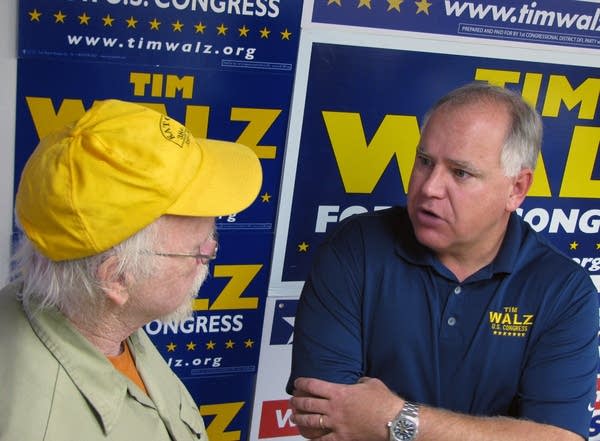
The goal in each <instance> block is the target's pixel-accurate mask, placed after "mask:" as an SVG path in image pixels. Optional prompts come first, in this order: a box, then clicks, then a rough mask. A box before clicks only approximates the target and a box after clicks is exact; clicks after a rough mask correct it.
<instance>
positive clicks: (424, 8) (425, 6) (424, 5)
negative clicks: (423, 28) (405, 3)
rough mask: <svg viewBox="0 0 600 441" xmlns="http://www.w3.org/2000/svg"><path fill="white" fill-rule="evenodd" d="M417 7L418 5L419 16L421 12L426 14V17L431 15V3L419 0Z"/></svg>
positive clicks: (416, 3)
mask: <svg viewBox="0 0 600 441" xmlns="http://www.w3.org/2000/svg"><path fill="white" fill-rule="evenodd" d="M415 5H417V14H418V13H419V12H424V13H425V14H426V15H429V7H430V6H431V3H429V2H428V1H427V0H419V1H418V2H415Z"/></svg>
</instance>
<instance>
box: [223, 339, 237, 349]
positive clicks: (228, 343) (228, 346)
mask: <svg viewBox="0 0 600 441" xmlns="http://www.w3.org/2000/svg"><path fill="white" fill-rule="evenodd" d="M234 346H235V343H234V342H233V341H232V340H231V339H229V340H227V341H226V342H225V349H233V347H234Z"/></svg>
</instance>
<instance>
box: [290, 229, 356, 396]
mask: <svg viewBox="0 0 600 441" xmlns="http://www.w3.org/2000/svg"><path fill="white" fill-rule="evenodd" d="M345 236H348V235H345ZM360 243H361V241H360V239H358V238H357V240H355V241H354V240H351V239H349V238H347V237H340V236H339V235H336V236H334V237H333V238H332V239H331V240H329V241H327V242H325V243H324V244H323V245H322V246H321V247H320V249H319V250H318V252H317V255H316V258H315V261H314V263H313V267H312V270H311V273H310V275H309V277H308V279H307V280H306V282H305V284H304V288H303V290H302V293H301V295H300V300H299V303H298V309H297V312H296V319H295V322H294V341H293V347H292V366H291V375H290V377H289V381H288V384H287V387H286V390H287V392H288V393H290V394H292V393H293V382H294V380H295V379H296V378H298V377H313V378H320V379H323V380H327V381H332V382H336V383H345V384H353V383H355V382H356V381H357V380H358V379H359V378H360V377H361V376H362V372H363V368H362V358H363V356H362V343H361V328H362V324H361V299H362V294H361V281H360V279H361V278H362V276H361V274H362V271H363V270H362V268H363V262H362V261H364V258H363V257H362V254H363V253H362V252H361V246H360Z"/></svg>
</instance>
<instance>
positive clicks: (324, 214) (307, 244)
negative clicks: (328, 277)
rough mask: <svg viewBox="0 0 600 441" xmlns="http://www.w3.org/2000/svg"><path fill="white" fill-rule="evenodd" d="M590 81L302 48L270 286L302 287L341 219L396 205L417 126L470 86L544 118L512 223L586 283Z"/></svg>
mask: <svg viewBox="0 0 600 441" xmlns="http://www.w3.org/2000/svg"><path fill="white" fill-rule="evenodd" d="M441 67H443V70H441ZM599 74H600V72H599V70H598V69H597V68H593V67H583V66H569V65H558V64H550V63H543V62H529V61H517V60H506V59H495V58H484V57H476V56H468V55H452V54H444V53H429V52H419V51H409V50H400V49H384V48H378V47H368V46H361V47H359V46H346V45H342V44H331V43H321V42H314V43H312V45H311V47H310V66H309V69H308V74H307V80H306V92H305V96H306V98H305V100H304V102H303V103H304V106H303V108H299V109H300V110H298V114H301V115H300V116H298V118H301V120H302V127H301V129H299V135H298V136H297V139H296V140H293V139H291V140H290V142H289V143H288V147H287V149H288V151H287V155H289V156H290V157H292V158H297V160H296V161H295V163H294V160H293V159H289V160H288V159H287V158H286V164H288V163H290V164H294V167H289V168H288V167H286V170H285V171H284V181H283V182H284V186H283V189H282V192H283V194H286V195H290V194H291V195H292V197H291V199H290V202H289V203H287V202H286V201H282V202H281V206H280V213H279V223H278V228H277V237H276V249H275V259H274V263H273V265H274V272H273V278H272V284H273V286H276V285H277V284H278V283H283V284H285V283H286V282H301V281H303V280H305V278H306V276H307V274H308V271H309V268H310V264H311V262H312V260H313V256H314V251H315V249H316V248H317V247H318V246H319V244H320V243H321V241H322V240H323V239H324V237H325V236H326V235H327V234H328V233H329V232H331V231H332V229H333V228H334V227H335V226H336V225H337V224H338V223H339V222H340V221H341V220H342V219H344V218H346V217H348V216H350V215H352V214H355V213H361V212H367V211H374V210H378V209H381V208H384V207H388V206H391V205H395V204H404V203H405V200H406V197H405V194H406V191H407V188H408V182H409V178H410V174H411V170H412V166H413V162H414V157H415V152H416V147H417V144H418V142H419V137H420V124H421V119H422V116H423V114H424V113H425V112H426V110H427V109H428V108H429V107H430V106H431V105H432V104H433V103H434V102H435V101H436V100H437V99H438V98H440V97H441V96H442V95H444V94H445V93H447V92H448V91H450V90H451V89H454V88H456V87H458V86H460V85H463V84H465V83H468V82H471V81H474V80H480V81H487V82H490V83H493V84H498V85H501V86H504V87H507V88H511V89H514V90H516V91H518V92H519V93H521V94H522V95H523V96H524V97H525V99H526V100H527V101H528V102H530V103H532V104H533V105H534V106H535V107H536V108H537V110H538V111H539V112H540V114H541V115H542V117H543V122H544V129H545V133H544V140H543V147H542V153H541V156H540V158H539V161H538V167H537V169H536V171H535V176H534V184H533V186H532V188H531V190H530V192H529V196H528V198H527V199H526V201H525V203H524V204H523V206H522V207H521V209H520V210H519V214H520V215H522V216H523V217H524V218H525V219H526V220H527V221H528V222H529V223H530V224H531V225H532V226H533V227H534V229H535V230H537V231H539V232H542V233H543V234H545V235H547V236H548V237H549V238H550V239H551V240H552V242H553V243H554V244H556V246H557V248H558V249H559V250H560V251H562V252H564V253H565V254H567V255H569V256H571V257H572V258H573V259H574V260H576V261H577V262H579V263H580V264H581V266H582V267H584V268H585V269H586V270H588V272H589V273H590V275H591V276H594V277H596V276H597V275H598V274H600V239H599V238H600V235H599V234H598V233H599V230H600V209H599V207H598V199H599V198H600V155H598V146H599V144H600V127H598V125H597V124H596V121H597V119H598V106H597V104H598V97H599V94H600V83H599V82H598V80H597V78H598V76H599ZM293 119H295V118H293ZM324 176H326V177H327V181H326V185H324V184H323V177H324ZM279 257H281V261H280V260H279ZM279 264H281V267H280V268H275V265H279ZM279 276H280V277H281V279H278V277H279ZM294 286H297V284H296V285H294Z"/></svg>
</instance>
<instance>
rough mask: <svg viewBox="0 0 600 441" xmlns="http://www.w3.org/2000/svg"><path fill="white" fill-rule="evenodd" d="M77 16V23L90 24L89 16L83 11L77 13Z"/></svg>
mask: <svg viewBox="0 0 600 441" xmlns="http://www.w3.org/2000/svg"><path fill="white" fill-rule="evenodd" d="M77 18H78V19H79V24H80V25H88V24H90V18H91V17H90V16H89V15H87V14H86V13H85V12H84V13H83V14H81V15H78V16H77Z"/></svg>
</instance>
